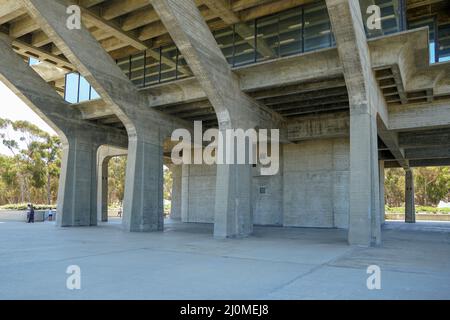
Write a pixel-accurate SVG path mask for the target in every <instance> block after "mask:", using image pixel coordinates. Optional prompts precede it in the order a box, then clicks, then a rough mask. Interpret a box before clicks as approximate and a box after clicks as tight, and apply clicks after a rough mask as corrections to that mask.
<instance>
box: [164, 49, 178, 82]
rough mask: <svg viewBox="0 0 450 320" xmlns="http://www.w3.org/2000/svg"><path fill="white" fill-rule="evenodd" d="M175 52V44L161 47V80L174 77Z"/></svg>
mask: <svg viewBox="0 0 450 320" xmlns="http://www.w3.org/2000/svg"><path fill="white" fill-rule="evenodd" d="M177 54H178V50H177V48H176V47H175V46H168V47H163V48H162V49H161V62H162V63H161V82H165V81H171V80H175V79H176V73H177Z"/></svg>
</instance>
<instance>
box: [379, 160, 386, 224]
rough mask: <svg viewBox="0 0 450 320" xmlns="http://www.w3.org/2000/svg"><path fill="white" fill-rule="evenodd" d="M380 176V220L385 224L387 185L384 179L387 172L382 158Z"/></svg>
mask: <svg viewBox="0 0 450 320" xmlns="http://www.w3.org/2000/svg"><path fill="white" fill-rule="evenodd" d="M379 170H380V173H379V176H380V183H379V185H380V222H381V224H384V222H385V217H384V216H385V213H386V212H385V206H386V203H385V201H384V195H385V187H384V180H385V178H386V176H385V173H384V161H383V160H380V161H379Z"/></svg>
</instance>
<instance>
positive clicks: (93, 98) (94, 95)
mask: <svg viewBox="0 0 450 320" xmlns="http://www.w3.org/2000/svg"><path fill="white" fill-rule="evenodd" d="M95 99H100V95H99V94H98V93H97V91H95V89H94V88H92V87H91V100H95Z"/></svg>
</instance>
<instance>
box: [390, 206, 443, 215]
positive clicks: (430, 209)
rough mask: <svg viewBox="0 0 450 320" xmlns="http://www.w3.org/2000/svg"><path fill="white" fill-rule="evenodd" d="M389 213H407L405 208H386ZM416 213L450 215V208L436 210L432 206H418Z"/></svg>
mask: <svg viewBox="0 0 450 320" xmlns="http://www.w3.org/2000/svg"><path fill="white" fill-rule="evenodd" d="M385 210H386V212H387V213H405V207H389V206H386V208H385ZM416 213H437V214H450V208H436V207H430V206H416Z"/></svg>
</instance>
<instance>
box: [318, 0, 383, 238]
mask: <svg viewBox="0 0 450 320" xmlns="http://www.w3.org/2000/svg"><path fill="white" fill-rule="evenodd" d="M326 4H327V9H328V13H329V16H330V21H331V24H332V27H333V33H334V36H335V38H336V43H337V49H338V52H339V57H340V59H341V63H342V66H343V70H344V78H345V82H346V85H347V90H348V94H349V102H350V197H349V201H350V210H349V235H348V240H349V243H350V244H354V245H362V246H368V245H370V244H380V243H381V237H380V236H381V234H380V226H381V221H380V201H379V191H380V189H379V172H378V170H379V169H378V141H377V138H378V137H377V117H378V116H380V117H381V118H383V119H384V118H385V116H386V103H385V102H384V99H383V97H382V96H381V92H380V89H379V88H378V84H377V82H376V79H375V75H374V73H373V70H372V63H371V59H370V51H369V47H368V45H367V39H366V35H365V30H364V25H363V21H362V17H361V9H360V6H359V2H357V1H352V0H326Z"/></svg>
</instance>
